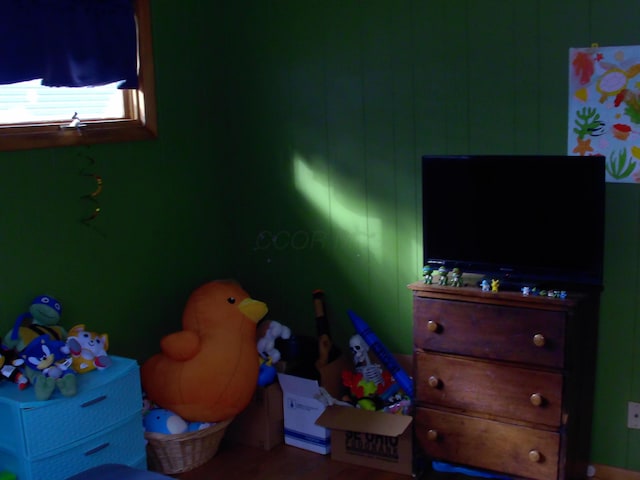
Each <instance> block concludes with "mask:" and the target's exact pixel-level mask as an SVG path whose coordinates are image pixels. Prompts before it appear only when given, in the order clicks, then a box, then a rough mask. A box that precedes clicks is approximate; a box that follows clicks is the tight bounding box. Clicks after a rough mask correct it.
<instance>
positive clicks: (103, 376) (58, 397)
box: [0, 355, 138, 408]
mask: <svg viewBox="0 0 640 480" xmlns="http://www.w3.org/2000/svg"><path fill="white" fill-rule="evenodd" d="M109 358H111V360H112V361H113V364H112V365H111V366H109V367H108V368H105V369H104V370H93V371H91V372H87V373H79V374H77V375H76V377H77V388H78V395H80V394H82V393H83V392H86V391H90V390H93V389H95V388H97V387H100V386H101V385H104V384H106V383H108V382H111V381H113V380H114V379H117V378H119V377H121V376H122V375H126V374H127V373H129V372H130V371H131V370H132V369H134V368H135V369H137V368H138V363H137V361H136V360H133V359H130V358H125V357H119V356H117V355H109ZM67 398H69V397H65V396H63V395H62V394H61V393H60V391H59V390H58V389H55V390H54V392H53V394H52V395H51V397H50V398H49V399H48V400H38V399H37V398H36V394H35V389H34V387H33V385H29V386H28V387H27V388H25V389H24V390H20V389H19V388H18V386H17V385H16V384H15V383H13V382H11V381H8V380H3V381H2V382H0V402H19V403H20V404H21V406H22V407H23V408H25V407H31V406H32V407H38V406H41V405H43V404H44V403H47V404H49V403H50V402H56V401H64V400H65V399H67Z"/></svg>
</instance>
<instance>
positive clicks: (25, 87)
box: [0, 80, 125, 125]
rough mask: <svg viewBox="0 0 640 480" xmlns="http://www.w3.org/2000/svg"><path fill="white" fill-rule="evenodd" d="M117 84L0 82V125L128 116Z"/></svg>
mask: <svg viewBox="0 0 640 480" xmlns="http://www.w3.org/2000/svg"><path fill="white" fill-rule="evenodd" d="M117 85H118V83H112V84H109V85H103V86H99V87H74V88H66V87H44V86H42V85H40V80H31V81H29V82H21V83H14V84H11V85H0V125H10V124H17V123H57V122H70V121H71V117H73V115H74V113H76V112H77V114H78V118H79V119H80V121H82V122H84V121H90V120H111V119H120V118H123V117H124V115H125V111H124V96H123V91H122V90H118V89H117Z"/></svg>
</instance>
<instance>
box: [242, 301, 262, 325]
mask: <svg viewBox="0 0 640 480" xmlns="http://www.w3.org/2000/svg"><path fill="white" fill-rule="evenodd" d="M238 308H239V309H240V311H241V312H242V313H243V314H244V315H245V316H246V317H248V318H250V319H251V321H253V322H254V323H258V322H259V321H260V320H262V319H263V318H264V316H265V315H266V314H267V312H268V311H269V309H268V308H267V304H266V303H264V302H261V301H259V300H254V299H253V298H245V299H244V300H243V301H242V302H240V304H239V305H238Z"/></svg>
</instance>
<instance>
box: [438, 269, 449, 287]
mask: <svg viewBox="0 0 640 480" xmlns="http://www.w3.org/2000/svg"><path fill="white" fill-rule="evenodd" d="M438 273H439V274H440V279H439V280H438V284H439V285H444V286H446V285H447V283H448V280H449V279H448V278H447V273H449V272H447V269H446V268H444V267H440V268H439V269H438Z"/></svg>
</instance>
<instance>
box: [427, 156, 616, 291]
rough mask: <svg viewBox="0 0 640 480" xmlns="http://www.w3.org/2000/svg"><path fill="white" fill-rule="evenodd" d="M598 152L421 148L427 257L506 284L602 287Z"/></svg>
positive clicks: (601, 180) (435, 265)
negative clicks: (450, 152) (445, 152)
mask: <svg viewBox="0 0 640 480" xmlns="http://www.w3.org/2000/svg"><path fill="white" fill-rule="evenodd" d="M604 205H605V160H604V157H600V156H589V157H576V156H565V155H546V156H543V155H524V156H523V155H468V156H434V155H425V156H423V157H422V214H423V242H424V243H423V246H424V252H423V253H424V264H425V265H427V264H429V265H431V266H432V267H433V268H434V269H436V270H437V269H438V268H439V267H440V266H444V267H445V268H446V269H447V270H449V271H450V270H451V269H453V268H454V267H458V268H460V269H461V270H462V272H463V273H464V272H469V273H475V274H481V275H485V276H486V277H490V278H491V279H494V278H495V279H499V280H500V281H501V287H502V286H506V285H508V284H512V285H515V286H518V288H519V285H523V286H524V285H530V286H540V288H549V289H551V288H565V287H572V286H592V287H596V286H597V287H601V285H602V268H603V250H604Z"/></svg>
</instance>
